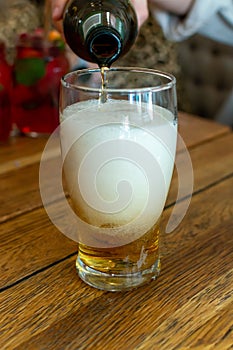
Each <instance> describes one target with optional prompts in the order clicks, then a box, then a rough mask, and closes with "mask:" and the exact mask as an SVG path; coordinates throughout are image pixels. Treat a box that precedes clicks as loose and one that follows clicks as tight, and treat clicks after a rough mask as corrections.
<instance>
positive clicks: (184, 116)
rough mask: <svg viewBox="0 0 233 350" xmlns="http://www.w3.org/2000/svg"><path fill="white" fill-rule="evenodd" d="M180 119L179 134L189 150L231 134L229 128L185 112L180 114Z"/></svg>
mask: <svg viewBox="0 0 233 350" xmlns="http://www.w3.org/2000/svg"><path fill="white" fill-rule="evenodd" d="M178 117H179V133H180V135H181V136H182V138H183V140H184V142H185V144H186V146H187V147H189V148H190V147H194V146H197V145H200V144H202V143H203V142H206V141H210V140H212V139H214V138H218V137H219V136H222V135H224V134H226V133H229V132H231V129H230V128H229V127H228V126H226V125H221V124H218V123H216V122H214V121H213V120H209V119H205V118H201V117H197V116H194V115H191V114H188V113H184V112H180V113H179V116H178Z"/></svg>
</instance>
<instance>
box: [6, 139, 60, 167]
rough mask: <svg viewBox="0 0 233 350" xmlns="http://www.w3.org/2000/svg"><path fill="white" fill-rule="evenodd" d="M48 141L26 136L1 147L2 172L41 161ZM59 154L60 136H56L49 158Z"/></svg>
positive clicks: (52, 142)
mask: <svg viewBox="0 0 233 350" xmlns="http://www.w3.org/2000/svg"><path fill="white" fill-rule="evenodd" d="M20 141H21V142H20ZM46 142H47V138H38V139H29V138H27V137H24V138H22V139H20V138H18V139H16V140H15V142H13V143H12V144H11V145H9V146H8V147H7V146H5V147H4V148H0V160H1V162H0V174H4V173H7V172H10V171H14V170H19V169H21V168H24V167H27V166H29V165H32V164H36V163H39V162H40V159H41V153H42V151H43V150H44V147H45V144H46ZM58 155H60V148H59V138H58V137H54V138H52V141H51V147H50V152H49V153H48V154H47V158H48V159H52V158H54V157H56V156H58Z"/></svg>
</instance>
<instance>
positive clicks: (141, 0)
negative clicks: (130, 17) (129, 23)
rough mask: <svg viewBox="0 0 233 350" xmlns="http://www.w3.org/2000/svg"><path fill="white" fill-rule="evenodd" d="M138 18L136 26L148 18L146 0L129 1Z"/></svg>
mask: <svg viewBox="0 0 233 350" xmlns="http://www.w3.org/2000/svg"><path fill="white" fill-rule="evenodd" d="M131 2H132V4H133V6H134V9H135V12H136V14H137V18H138V26H139V28H140V26H141V25H142V24H143V23H144V22H145V21H146V19H147V18H148V16H149V10H148V2H147V0H131Z"/></svg>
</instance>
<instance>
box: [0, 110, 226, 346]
mask: <svg viewBox="0 0 233 350" xmlns="http://www.w3.org/2000/svg"><path fill="white" fill-rule="evenodd" d="M180 134H181V135H182V137H183V139H184V140H185V142H186V144H187V146H188V148H189V152H190V155H191V158H192V162H193V168H194V177H195V180H194V193H193V196H192V200H191V205H190V207H189V209H188V212H187V214H186V216H185V218H184V220H183V221H182V223H181V224H180V225H179V227H178V228H177V229H176V230H175V231H174V232H172V233H170V234H166V235H165V236H164V237H163V238H164V243H163V245H164V250H163V254H162V272H161V275H160V277H159V278H158V280H157V281H154V282H151V283H150V284H149V285H147V286H145V287H141V288H139V289H136V290H133V291H131V292H125V293H111V292H104V291H100V290H96V289H94V288H91V287H89V286H87V285H86V284H84V283H83V282H82V281H81V280H80V279H79V278H78V277H77V274H76V271H75V259H76V255H77V244H76V243H74V242H73V241H71V240H69V239H68V238H66V237H65V236H64V235H63V234H61V233H60V232H58V230H57V229H56V228H55V227H54V226H53V224H52V223H51V222H50V220H49V218H48V216H47V215H46V212H45V209H44V208H43V205H42V202H41V198H40V193H39V187H38V169H39V162H40V156H41V152H42V150H43V147H44V145H45V142H46V140H45V139H29V138H24V137H16V138H13V139H12V140H10V144H9V145H5V146H1V147H0V180H1V181H0V195H1V206H0V223H1V227H0V242H1V243H0V245H1V256H0V267H1V274H0V276H1V282H0V288H1V289H0V291H1V293H0V310H1V312H0V322H1V327H0V349H22V350H29V349H44V350H50V349H59V350H60V349H61V350H63V349H75V350H80V349H85V350H89V349H90V350H92V349H93V350H94V349H95V350H96V349H97V350H105V349H107V350H118V349H119V350H124V349H125V350H142V349H143V350H145V349H146V350H147V349H148V350H151V349H152V350H153V349H158V350H165V349H167V350H171V349H182V350H184V349H190V348H191V349H195V350H197V349H201V350H202V349H207V350H210V349H211V350H212V349H214V350H224V349H232V347H233V317H232V316H233V295H232V289H233V264H232V262H233V245H232V243H233V235H232V233H233V220H232V217H233V215H232V214H233V190H232V189H233V135H232V132H231V130H229V129H228V128H227V127H225V126H220V125H217V124H215V123H213V122H211V121H206V120H203V119H200V118H196V117H193V116H189V115H185V114H180ZM57 154H58V146H57V145H54V149H53V151H52V152H51V154H50V157H51V158H50V160H51V162H53V161H54V162H56V157H57ZM177 162H180V166H181V167H183V170H184V171H185V164H182V148H181V147H180V146H179V147H178V154H177ZM176 183H177V178H176V173H174V177H173V182H172V187H171V191H170V195H169V198H168V202H167V208H166V210H165V213H164V222H166V220H167V219H168V217H169V215H170V213H171V211H172V209H173V206H174V203H175V198H176V190H175V188H176ZM50 185H51V186H52V184H48V187H49V186H50ZM53 201H54V205H55V206H56V205H57V206H59V199H56V198H54V199H53ZM180 204H182V201H181V202H180Z"/></svg>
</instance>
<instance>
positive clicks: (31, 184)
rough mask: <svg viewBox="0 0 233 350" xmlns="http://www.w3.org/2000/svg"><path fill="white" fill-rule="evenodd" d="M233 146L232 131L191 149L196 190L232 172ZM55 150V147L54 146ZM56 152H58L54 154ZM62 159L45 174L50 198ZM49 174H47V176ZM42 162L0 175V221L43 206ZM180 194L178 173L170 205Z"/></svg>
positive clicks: (182, 166)
mask: <svg viewBox="0 0 233 350" xmlns="http://www.w3.org/2000/svg"><path fill="white" fill-rule="evenodd" d="M232 147H233V134H232V133H229V134H226V135H225V136H223V137H219V138H218V139H215V140H212V141H210V142H207V143H206V144H204V145H202V146H201V147H200V148H199V147H197V148H195V149H192V150H191V151H190V155H191V159H192V162H193V168H194V169H195V182H194V190H195V191H198V190H200V189H202V188H204V187H205V186H209V185H210V184H211V183H214V182H216V181H218V180H220V179H221V178H224V177H226V176H228V175H229V174H231V173H232V167H233V162H232V153H231V152H232ZM55 152H56V148H55ZM54 155H55V154H54ZM185 156H186V154H185V153H183V152H180V153H178V154H177V160H176V162H177V166H178V167H179V171H180V173H181V174H182V176H183V178H182V177H181V181H182V184H184V183H185V181H184V180H185V174H186V163H185V161H186V158H185ZM59 164H60V158H59V157H54V156H51V158H49V159H48V166H47V168H46V167H45V169H46V173H45V178H46V181H47V184H46V185H47V191H48V197H50V198H51V201H54V200H56V199H58V198H59V196H58V194H57V193H56V189H54V178H53V174H54V171H53V170H54V168H55V167H57V166H59ZM46 174H47V175H46ZM38 179H39V164H38V163H36V164H32V165H28V166H26V167H22V168H20V169H18V170H17V175H16V172H15V171H10V172H6V173H3V174H2V175H0V193H1V206H0V222H3V221H5V220H8V219H11V218H13V217H14V216H18V215H21V214H23V213H25V212H27V211H30V210H33V209H36V208H39V207H41V206H42V201H41V197H40V192H39V189H38V186H39V184H38V183H39V181H38ZM176 193H177V176H176V174H174V177H173V182H172V185H171V190H170V193H169V198H168V201H167V204H171V203H172V202H174V201H175V198H176Z"/></svg>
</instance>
